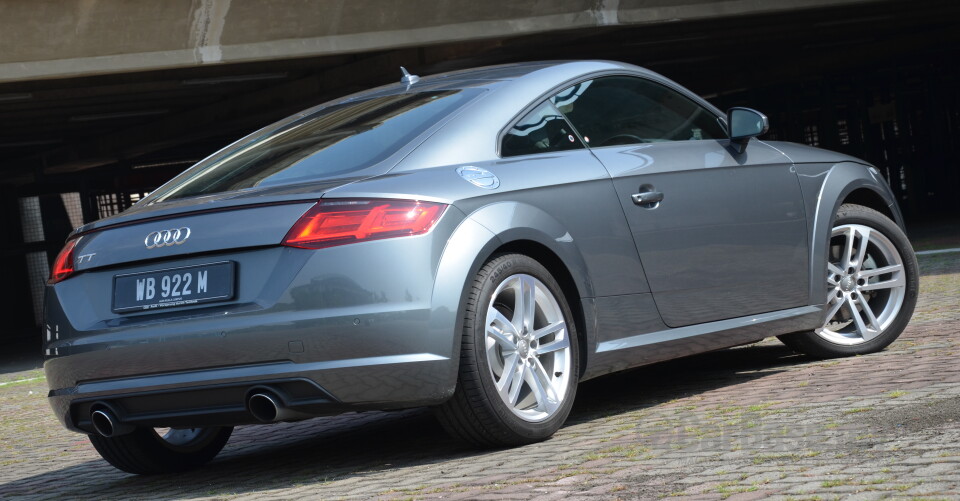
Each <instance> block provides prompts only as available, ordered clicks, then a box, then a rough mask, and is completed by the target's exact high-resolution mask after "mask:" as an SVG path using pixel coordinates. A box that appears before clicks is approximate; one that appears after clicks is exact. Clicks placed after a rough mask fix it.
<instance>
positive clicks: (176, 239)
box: [143, 226, 190, 249]
mask: <svg viewBox="0 0 960 501" xmlns="http://www.w3.org/2000/svg"><path fill="white" fill-rule="evenodd" d="M188 238H190V228H187V227H186V226H184V227H182V228H172V229H169V230H161V231H154V232H153V233H151V234H149V235H147V238H145V239H144V240H143V244H144V245H146V246H147V248H148V249H155V248H157V247H170V246H173V245H180V244H182V243H184V242H186V241H187V239H188Z"/></svg>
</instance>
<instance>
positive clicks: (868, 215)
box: [778, 204, 920, 358]
mask: <svg viewBox="0 0 960 501" xmlns="http://www.w3.org/2000/svg"><path fill="white" fill-rule="evenodd" d="M843 225H863V226H867V227H869V228H870V229H871V231H872V232H879V233H880V234H882V235H883V236H884V237H886V239H887V240H889V242H890V243H892V245H893V247H894V248H895V250H896V252H897V253H899V257H900V258H901V259H902V263H903V274H904V279H905V282H906V284H905V288H904V297H903V303H902V305H901V306H900V309H899V311H898V312H897V313H896V314H895V315H893V319H892V321H891V322H890V323H889V325H887V326H886V327H885V328H883V329H882V330H881V331H880V333H879V334H878V335H876V337H874V338H872V339H869V340H866V341H863V342H860V343H855V344H839V343H837V342H831V341H830V340H829V339H828V336H821V335H820V334H818V333H817V331H816V330H814V331H805V332H797V333H792V334H786V335H782V336H778V337H779V339H780V341H782V342H783V343H784V344H785V345H787V346H789V347H790V348H791V349H793V350H794V351H797V352H800V353H803V354H806V355H810V356H812V357H817V358H835V357H846V356H851V355H863V354H867V353H874V352H878V351H880V350H883V349H884V348H886V347H887V346H889V345H890V343H892V342H894V341H895V340H896V339H897V337H899V336H900V333H902V332H903V329H904V328H906V326H907V323H908V322H909V321H910V317H911V316H913V310H914V307H916V304H917V294H918V291H919V275H920V272H919V266H918V265H917V257H916V255H915V254H914V251H913V247H912V246H911V245H910V241H909V240H908V239H907V236H906V235H905V234H904V233H903V231H902V230H901V229H900V227H899V226H897V225H896V224H895V223H894V222H893V221H891V220H890V219H889V218H887V217H886V216H884V215H883V214H881V213H879V212H877V211H875V210H873V209H870V208H868V207H864V206H861V205H854V204H844V205H841V206H840V209H839V210H838V211H837V217H836V219H835V220H834V223H833V225H832V226H831V228H832V229H836V228H839V227H840V226H843ZM832 231H833V230H831V234H832ZM831 252H832V251H831ZM829 256H830V253H828V259H829ZM868 256H869V250H868ZM862 259H865V258H861V260H862ZM825 271H826V270H825ZM827 290H828V291H830V290H832V289H830V287H829V286H828V289H827ZM829 306H830V305H829V303H828V304H827V305H825V309H826V308H828V307H829ZM826 313H827V312H826V311H825V315H826ZM825 321H826V319H825Z"/></svg>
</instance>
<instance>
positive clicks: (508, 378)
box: [484, 274, 572, 423]
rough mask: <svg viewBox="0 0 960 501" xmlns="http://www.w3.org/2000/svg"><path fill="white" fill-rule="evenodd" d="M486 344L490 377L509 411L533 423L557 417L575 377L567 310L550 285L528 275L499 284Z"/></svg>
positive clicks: (489, 309)
mask: <svg viewBox="0 0 960 501" xmlns="http://www.w3.org/2000/svg"><path fill="white" fill-rule="evenodd" d="M484 341H485V343H484V346H485V350H486V356H487V357H486V358H487V361H488V366H489V371H488V372H489V376H490V377H491V378H493V382H494V386H495V387H496V390H497V393H498V394H499V395H500V398H501V399H502V400H503V402H504V403H505V404H506V405H507V408H509V409H510V411H511V412H512V413H513V414H515V415H516V416H518V417H520V418H521V419H523V420H524V421H528V422H534V423H535V422H541V421H544V420H547V419H549V418H550V417H552V416H553V415H555V414H556V412H557V410H558V409H559V408H560V406H561V404H562V402H563V400H564V398H565V397H566V393H567V387H568V380H569V378H570V377H571V376H572V375H571V374H570V372H571V371H570V364H571V347H570V338H569V336H568V333H567V326H566V321H565V320H564V317H563V310H562V309H561V308H560V305H559V304H558V302H557V299H556V298H555V297H554V296H553V294H552V293H551V292H550V290H549V289H548V288H547V287H546V285H544V284H543V282H541V281H540V280H538V279H537V278H536V277H533V276H531V275H526V274H517V275H512V276H509V277H507V278H506V279H505V280H504V281H503V282H501V283H500V285H499V286H498V287H497V288H496V290H495V291H494V293H493V299H492V300H491V301H490V306H489V307H488V309H487V316H486V323H485V328H484Z"/></svg>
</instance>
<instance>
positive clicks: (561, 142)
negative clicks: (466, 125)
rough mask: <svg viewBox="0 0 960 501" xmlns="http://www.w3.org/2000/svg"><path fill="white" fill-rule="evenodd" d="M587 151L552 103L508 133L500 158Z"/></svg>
mask: <svg viewBox="0 0 960 501" xmlns="http://www.w3.org/2000/svg"><path fill="white" fill-rule="evenodd" d="M578 148H583V143H581V142H580V139H579V138H577V136H576V134H574V132H573V129H572V128H571V127H570V124H569V123H568V122H567V120H566V119H565V118H563V115H562V114H560V112H559V111H557V109H556V108H554V107H553V105H552V104H550V103H549V102H546V103H543V104H541V105H540V106H538V107H537V108H536V109H534V110H533V111H531V112H530V113H528V114H527V115H526V116H524V117H523V118H521V119H520V121H519V122H517V124H516V125H514V126H513V127H511V128H510V130H509V131H507V135H506V136H504V137H503V144H502V145H501V146H500V155H501V156H504V157H515V156H517V155H532V154H534V153H548V152H551V151H564V150H574V149H578Z"/></svg>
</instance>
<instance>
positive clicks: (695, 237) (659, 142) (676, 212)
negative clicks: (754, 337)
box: [554, 76, 808, 327]
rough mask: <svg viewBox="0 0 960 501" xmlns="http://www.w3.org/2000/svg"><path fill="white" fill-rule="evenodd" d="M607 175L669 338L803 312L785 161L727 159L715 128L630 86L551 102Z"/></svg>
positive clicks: (720, 129)
mask: <svg viewBox="0 0 960 501" xmlns="http://www.w3.org/2000/svg"><path fill="white" fill-rule="evenodd" d="M554 104H555V106H557V108H559V109H560V110H561V111H563V112H564V114H565V115H566V116H567V118H568V119H569V120H570V122H571V123H572V124H573V126H574V127H575V128H576V129H577V131H578V132H579V134H580V135H581V136H582V137H583V140H584V142H585V143H587V144H588V145H589V146H590V148H591V151H592V152H593V153H594V154H595V155H596V156H597V158H598V159H599V160H600V161H601V162H602V163H603V164H604V166H605V167H606V168H607V170H608V171H609V173H610V175H611V177H612V178H613V182H614V185H615V188H616V194H617V197H618V198H619V202H620V204H621V206H622V207H623V211H624V213H625V215H626V217H627V220H628V222H629V225H630V230H631V232H632V233H633V237H634V243H635V244H636V246H637V251H638V253H639V255H640V260H641V263H642V265H643V268H644V272H645V273H646V277H647V281H648V283H649V286H650V290H651V292H652V294H653V298H654V301H655V302H656V305H657V309H658V310H659V312H660V315H661V317H662V318H663V321H664V323H665V324H667V325H668V326H670V327H681V326H685V325H691V324H698V323H704V322H710V321H714V320H722V319H727V318H736V317H742V316H746V315H751V314H755V313H764V312H771V311H777V310H783V309H788V308H792V307H797V306H802V305H805V304H806V303H807V299H808V292H807V291H808V288H807V281H808V271H807V270H808V266H807V260H808V249H807V247H808V243H807V236H806V220H805V215H804V210H803V201H802V198H801V194H800V186H799V181H798V178H797V176H796V172H795V169H794V167H793V166H792V164H791V162H790V161H789V159H788V158H787V157H786V156H784V155H783V154H781V153H780V152H778V151H777V150H775V149H774V148H772V147H769V146H767V145H765V144H763V143H762V142H760V141H753V142H751V143H750V144H749V147H748V148H746V149H745V150H744V152H743V153H737V152H736V151H735V150H734V149H733V148H731V147H730V145H729V141H728V140H727V138H726V132H725V128H724V126H723V125H722V124H721V122H720V121H719V118H718V116H717V115H716V114H715V113H714V112H712V111H710V110H709V109H707V108H706V107H704V106H702V105H701V104H699V103H697V102H696V101H695V100H694V99H692V98H690V97H687V96H685V95H683V94H682V93H680V92H678V91H677V90H674V89H672V88H670V87H668V86H666V85H664V84H661V83H658V82H654V81H651V80H648V79H645V78H640V77H633V76H610V77H602V78H597V79H594V80H589V81H585V82H581V83H578V84H577V85H574V86H573V87H570V88H568V89H566V90H564V91H562V92H560V93H559V94H558V95H557V96H556V97H555V98H554Z"/></svg>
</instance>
